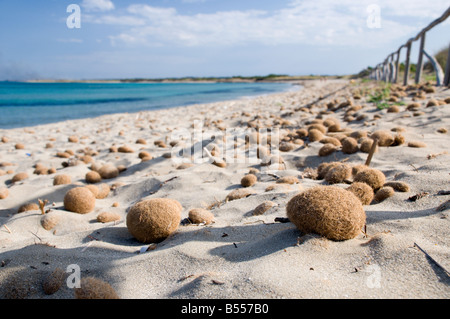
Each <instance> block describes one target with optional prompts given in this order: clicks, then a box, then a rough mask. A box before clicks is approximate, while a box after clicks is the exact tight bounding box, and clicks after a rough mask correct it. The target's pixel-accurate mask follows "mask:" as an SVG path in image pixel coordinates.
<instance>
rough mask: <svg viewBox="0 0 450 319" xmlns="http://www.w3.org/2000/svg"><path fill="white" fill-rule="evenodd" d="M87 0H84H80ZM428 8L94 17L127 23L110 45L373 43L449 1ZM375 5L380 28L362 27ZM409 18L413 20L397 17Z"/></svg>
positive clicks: (329, 0) (136, 11)
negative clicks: (378, 15)
mask: <svg viewBox="0 0 450 319" xmlns="http://www.w3.org/2000/svg"><path fill="white" fill-rule="evenodd" d="M85 1H86V0H85ZM434 2H435V3H434V4H433V7H432V8H431V7H430V6H429V5H428V4H426V3H425V2H424V1H412V0H396V1H391V0H378V1H377V0H361V1H354V0H341V1H335V0H314V1H305V0H293V1H291V2H290V3H289V5H288V6H287V7H286V8H283V9H280V10H277V11H272V12H269V11H265V10H245V11H238V10H234V11H218V12H215V13H208V14H194V15H187V14H181V13H179V12H178V11H177V10H176V9H175V8H166V7H154V6H151V5H146V4H133V5H130V6H129V7H128V8H127V12H128V14H129V16H127V19H124V18H123V17H118V16H101V17H97V18H96V19H97V20H96V22H97V23H104V24H117V25H127V26H130V27H129V28H126V29H124V30H123V31H122V32H121V33H120V34H117V35H113V36H111V37H110V39H111V41H112V42H113V43H115V44H118V43H125V44H129V45H143V44H144V45H158V46H161V45H164V44H166V45H179V46H191V47H192V46H230V45H246V44H262V45H280V44H302V45H319V46H320V45H336V46H344V45H345V46H365V47H376V46H379V45H381V44H385V43H389V42H390V41H393V40H397V39H399V40H402V39H404V38H405V37H407V36H411V35H412V34H413V33H414V32H416V31H417V32H418V31H420V29H421V27H423V26H425V25H423V26H422V24H418V20H419V21H421V22H423V21H424V20H425V21H428V20H429V21H431V20H432V19H434V18H436V17H437V16H439V15H440V14H441V13H442V12H443V11H444V10H445V9H446V8H447V6H448V0H434ZM370 4H378V5H379V6H380V9H381V19H382V27H381V28H379V29H370V28H368V26H367V16H368V12H367V10H366V9H367V6H368V5H370ZM399 17H402V18H404V17H409V18H414V19H411V21H412V23H409V24H408V23H405V22H400V21H399V19H398V18H399Z"/></svg>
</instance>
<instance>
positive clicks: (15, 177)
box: [12, 172, 28, 183]
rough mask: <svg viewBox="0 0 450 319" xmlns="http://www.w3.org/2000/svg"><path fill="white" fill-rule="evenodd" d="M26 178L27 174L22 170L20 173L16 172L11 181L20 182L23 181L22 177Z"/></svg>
mask: <svg viewBox="0 0 450 319" xmlns="http://www.w3.org/2000/svg"><path fill="white" fill-rule="evenodd" d="M27 178H28V174H27V173H26V172H22V173H17V174H16V175H14V176H13V178H12V181H13V183H15V182H20V181H23V180H24V179H27Z"/></svg>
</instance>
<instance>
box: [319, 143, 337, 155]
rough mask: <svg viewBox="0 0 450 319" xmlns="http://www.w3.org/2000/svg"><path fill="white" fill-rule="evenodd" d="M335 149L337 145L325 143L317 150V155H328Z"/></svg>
mask: <svg viewBox="0 0 450 319" xmlns="http://www.w3.org/2000/svg"><path fill="white" fill-rule="evenodd" d="M336 151H337V147H336V146H335V145H333V144H331V143H327V144H325V145H324V146H322V147H321V148H320V150H319V156H322V157H323V156H328V155H331V154H333V153H334V152H336Z"/></svg>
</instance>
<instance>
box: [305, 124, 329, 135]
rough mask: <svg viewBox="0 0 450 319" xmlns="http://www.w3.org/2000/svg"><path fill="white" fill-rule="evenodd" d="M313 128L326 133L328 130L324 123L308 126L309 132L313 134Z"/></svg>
mask: <svg viewBox="0 0 450 319" xmlns="http://www.w3.org/2000/svg"><path fill="white" fill-rule="evenodd" d="M312 130H318V131H320V132H321V133H323V134H325V133H326V132H327V128H326V126H325V125H323V124H319V123H316V124H311V125H310V126H308V131H309V134H311V131H312Z"/></svg>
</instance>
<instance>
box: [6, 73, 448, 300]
mask: <svg viewBox="0 0 450 319" xmlns="http://www.w3.org/2000/svg"><path fill="white" fill-rule="evenodd" d="M303 85H304V87H303V88H302V89H300V87H299V90H298V91H294V92H287V93H280V94H274V95H269V96H264V97H258V98H253V99H240V100H236V101H226V102H220V103H213V104H208V105H194V106H189V107H180V108H172V109H167V110H159V111H152V112H140V113H135V114H114V115H106V116H102V117H98V118H93V119H83V120H74V121H67V122H63V123H55V124H48V125H42V126H35V127H28V128H20V129H10V130H0V138H2V137H4V142H1V141H0V189H2V188H3V189H7V190H8V193H9V195H8V196H7V197H6V198H5V199H0V262H1V265H0V296H1V297H2V298H74V290H73V289H72V288H70V287H68V286H67V285H66V283H64V284H63V285H62V286H61V288H60V289H59V290H58V291H57V292H56V293H54V294H52V295H46V294H45V293H44V290H43V288H42V284H43V282H44V280H45V278H46V277H47V276H48V275H49V274H50V273H52V271H53V270H54V269H55V268H58V267H59V268H61V269H63V270H64V271H66V270H70V269H74V268H73V267H77V266H78V267H79V269H80V270H81V277H87V276H93V277H96V278H99V279H102V280H104V281H106V282H107V283H109V284H110V285H111V286H112V287H113V288H114V289H115V290H116V292H117V294H118V295H119V296H120V298H124V299H128V298H158V299H171V298H211V299H218V298H222V299H227V298H262V299H265V298H270V299H272V298H449V297H450V286H449V283H450V281H449V277H448V274H447V273H446V272H445V271H444V270H443V269H442V268H441V267H440V266H442V267H443V268H445V269H447V270H450V237H449V236H448V235H449V229H450V227H449V226H450V223H449V213H450V210H449V207H450V205H448V204H447V206H446V207H441V209H438V207H439V206H440V205H441V204H442V203H445V202H446V201H448V200H449V195H448V191H450V183H449V180H450V179H449V177H450V176H449V173H450V170H449V168H450V155H449V154H448V153H447V152H449V144H450V143H449V142H450V139H449V133H448V132H446V131H445V130H441V129H446V130H447V131H448V130H449V129H450V105H449V104H448V103H445V99H448V98H449V97H450V90H449V89H448V88H439V87H438V88H435V92H432V93H426V95H425V98H423V99H422V98H414V97H413V96H412V94H414V93H415V92H416V91H417V89H415V88H411V90H408V91H401V92H405V94H398V95H399V96H398V99H399V101H403V103H401V105H399V109H400V110H399V112H397V113H391V112H387V110H379V109H377V107H376V106H374V104H373V103H369V102H368V99H369V95H368V94H365V92H368V90H370V89H371V88H372V87H373V86H374V84H371V83H359V82H356V83H350V82H348V81H346V80H334V81H331V80H328V81H306V82H304V83H303ZM398 92H400V91H398ZM357 93H358V94H361V98H360V99H357V98H358V97H357V96H356V94H357ZM413 98H414V99H416V102H418V103H419V104H420V107H419V109H417V110H407V106H408V105H409V104H410V103H412V102H413ZM430 99H437V100H438V102H439V101H441V103H440V105H438V106H431V107H426V105H427V103H428V101H429V100H430ZM347 100H349V101H351V103H352V104H351V105H349V106H342V107H340V108H339V107H336V108H334V109H333V108H332V109H331V110H328V111H327V104H328V103H329V102H332V101H335V102H336V103H335V106H339V105H341V103H342V102H345V101H347ZM447 101H448V100H447ZM358 105H360V106H362V108H361V109H359V110H357V108H355V111H354V112H353V113H346V112H347V111H349V109H350V108H352V107H353V106H358ZM346 114H347V115H349V114H352V116H353V118H350V119H349V118H348V117H347V119H346V120H344V117H345V115H346ZM317 118H322V119H323V120H325V119H327V118H335V119H337V120H339V123H340V126H341V132H340V133H342V134H347V135H348V134H350V133H351V132H354V131H361V130H364V131H366V132H367V133H369V135H370V133H371V132H374V131H376V130H387V131H389V132H391V133H392V134H393V136H395V135H396V134H397V133H395V132H393V131H391V130H392V129H393V128H398V127H402V128H404V131H403V132H402V133H401V134H402V135H403V136H404V138H405V143H403V144H402V145H399V146H390V147H379V149H378V152H376V153H375V154H374V156H373V159H372V161H371V163H370V166H371V167H373V168H377V169H379V170H381V171H382V172H383V173H384V174H385V175H386V179H387V181H403V182H406V183H407V184H408V185H409V186H410V190H409V192H395V194H394V196H392V197H390V198H388V199H386V200H384V201H383V202H381V203H372V204H370V205H366V206H364V210H365V212H366V215H367V225H366V234H364V233H363V232H361V234H360V235H359V236H357V237H356V238H354V239H350V240H346V241H340V242H337V241H332V240H329V239H326V238H324V237H321V236H319V235H316V234H303V233H301V232H300V231H299V230H297V228H296V227H295V226H294V224H292V223H290V222H286V220H284V221H285V222H280V221H279V220H278V219H277V221H276V220H275V219H276V218H278V217H282V218H286V204H287V202H288V201H289V200H290V199H291V198H292V197H293V196H294V195H295V194H297V193H299V192H300V191H302V190H305V189H309V188H311V187H314V186H316V185H328V183H327V182H326V181H324V180H318V179H314V178H311V177H313V176H312V175H311V174H310V173H311V172H313V173H314V171H315V169H317V167H318V165H319V164H320V163H322V162H332V161H345V163H348V164H350V165H357V164H364V163H365V161H366V159H367V155H368V154H367V153H363V152H361V151H358V152H356V153H354V154H344V153H343V152H342V151H340V150H339V149H338V150H337V151H336V152H334V153H333V154H331V155H328V156H324V157H321V156H318V152H319V149H320V148H321V147H322V146H323V144H322V143H320V142H319V141H316V142H310V141H309V140H308V137H304V138H303V139H302V140H303V141H299V140H297V141H296V142H297V143H298V144H294V143H293V138H292V139H291V142H292V143H293V146H294V147H293V149H290V150H288V151H281V152H279V154H280V155H281V156H282V158H283V160H284V162H285V164H284V165H280V166H279V165H275V166H270V167H267V166H261V165H260V164H261V159H258V158H257V157H256V156H255V153H254V152H253V153H252V152H251V151H252V150H250V155H249V153H248V152H246V148H245V136H243V135H238V137H237V139H236V143H237V145H238V148H237V152H236V153H237V155H236V157H235V158H234V157H233V156H231V157H228V158H227V159H226V161H227V166H226V167H225V168H223V167H218V166H216V165H213V164H211V162H208V161H207V160H208V157H207V153H206V152H204V151H202V147H203V146H208V145H209V149H210V150H212V147H211V146H212V144H211V140H212V138H214V137H215V138H216V139H215V140H214V141H213V142H212V143H214V144H215V145H216V147H217V149H221V153H214V152H213V154H216V156H217V157H220V158H222V157H223V154H224V153H225V150H224V148H223V146H224V143H223V139H221V138H219V136H221V135H226V137H230V136H231V140H233V135H232V134H237V133H236V132H235V133H233V132H231V129H232V128H240V129H247V128H248V127H250V126H252V127H254V128H259V129H265V128H271V129H272V131H273V132H277V130H278V131H279V137H280V139H285V140H287V139H289V138H287V137H288V134H289V133H291V135H290V136H291V137H295V135H296V133H295V132H296V130H298V129H300V128H307V126H308V124H309V123H311V121H312V120H314V119H317ZM438 130H439V131H440V132H439V131H438ZM336 134H337V133H330V134H329V135H333V136H336ZM73 135H75V136H77V137H78V139H79V140H78V142H75V143H72V142H69V141H68V138H69V136H73ZM253 138H254V136H253V135H250V141H251V140H252V139H253ZM138 139H144V140H145V141H146V143H147V144H138V143H136V141H137V140H138ZM155 141H164V142H165V144H166V145H167V147H165V148H164V147H160V146H157V145H155V144H154V142H155ZM412 141H419V142H423V143H425V144H426V147H423V148H413V147H409V146H408V143H409V142H412ZM171 142H178V144H177V145H175V143H172V145H175V147H174V148H172V147H171V145H170V143H171ZM302 142H303V143H304V144H303V145H302ZM18 143H21V144H23V145H24V148H23V149H16V148H15V145H16V144H18ZM48 143H51V145H48V147H47V148H46V145H47V144H48ZM124 145H127V146H129V147H130V148H131V149H132V150H133V152H131V153H123V152H111V151H110V148H111V147H112V146H116V147H117V148H118V147H120V146H124ZM192 145H193V146H194V149H198V150H199V151H198V152H196V153H192V154H189V153H188V152H187V150H189V149H190V146H192ZM226 145H227V146H228V147H229V146H230V145H233V144H232V143H231V142H228V143H227V144H226ZM276 146H277V145H276ZM177 148H179V149H182V148H184V153H183V154H184V155H185V156H184V161H185V162H190V163H193V164H194V165H193V166H191V167H188V168H186V169H177V166H178V165H179V164H180V163H179V162H180V160H181V158H180V156H176V154H175V152H174V150H175V149H177ZM66 150H72V151H73V154H74V155H71V156H70V158H61V157H57V156H56V155H57V153H58V152H64V151H66ZM141 151H147V152H149V153H150V154H151V155H152V157H153V159H151V160H148V161H141V159H140V158H139V156H138V154H139V152H141ZM253 151H254V149H253ZM277 151H278V149H277V147H275V149H274V150H273V152H275V153H276V152H277ZM167 153H168V154H171V153H172V158H166V157H164V156H163V155H164V154H167ZM85 154H91V157H92V159H93V162H91V163H87V164H86V163H84V162H82V161H81V160H80V159H79V158H80V157H81V156H83V155H85ZM202 159H203V161H204V162H203V163H202V162H201V160H202ZM94 162H95V163H96V164H99V165H101V164H105V163H111V164H113V165H115V166H120V165H122V167H123V168H126V170H124V171H122V172H121V173H120V174H119V176H118V177H116V178H113V179H104V180H102V183H107V184H108V185H109V186H111V187H112V189H111V191H110V193H109V195H108V196H107V197H106V198H104V199H97V200H96V203H95V210H94V211H93V212H91V213H88V214H84V215H82V214H77V213H73V212H69V211H67V210H65V208H64V204H63V199H64V195H65V193H66V192H67V191H68V190H69V189H71V188H73V187H75V186H82V185H86V184H87V183H86V180H85V175H86V173H88V172H89V171H90V170H91V167H92V165H93V163H94ZM38 163H41V164H43V165H44V166H45V167H47V168H55V169H56V172H55V173H52V174H48V175H38V174H35V173H34V171H35V167H34V166H35V165H36V164H38ZM251 168H256V169H258V170H259V173H257V174H256V175H257V176H258V181H257V183H256V184H255V185H253V186H251V187H250V189H251V190H252V191H253V193H252V195H251V196H248V197H246V198H242V199H237V200H232V201H225V198H226V197H227V195H228V194H229V193H230V192H231V191H232V190H234V189H238V188H243V187H242V186H241V184H240V181H241V179H242V177H243V176H244V175H245V174H247V173H248V172H249V170H250V169H251ZM19 172H26V173H28V176H29V177H28V178H27V179H25V180H22V181H18V182H12V178H13V176H14V175H15V174H17V173H19ZM59 174H67V175H69V176H70V177H71V179H72V182H71V184H68V185H59V186H54V185H53V178H54V177H55V175H59ZM282 176H295V177H297V178H298V179H299V183H297V184H292V185H289V184H279V183H276V179H277V177H282ZM350 182H351V180H350V181H348V183H350ZM269 186H274V187H273V189H271V190H267V187H269ZM337 186H338V187H343V188H346V187H348V184H345V183H342V184H337ZM440 191H447V193H445V194H447V195H442V192H441V193H439V192H440ZM424 192H426V193H427V194H426V196H423V197H421V198H419V199H418V200H416V201H412V200H409V198H410V197H412V196H414V195H416V194H420V193H424ZM149 198H172V199H175V200H178V201H179V202H180V203H181V205H182V206H183V211H182V216H181V219H182V223H180V226H179V228H178V230H177V231H176V232H175V233H174V234H172V235H171V236H170V237H168V238H167V239H165V240H164V241H162V242H160V243H157V244H156V245H155V244H153V245H150V244H143V243H140V242H138V241H137V240H136V239H134V238H133V236H132V235H131V234H130V233H129V231H128V229H127V225H126V215H127V211H128V210H129V208H130V207H131V206H132V205H134V204H135V203H137V202H139V201H141V200H143V199H149ZM39 199H40V200H48V203H47V204H46V205H45V207H44V211H45V212H46V214H45V215H42V213H41V211H39V210H32V211H27V212H22V213H17V211H18V208H19V207H20V206H21V205H23V204H25V203H29V202H34V203H37V202H38V200H39ZM264 201H272V202H274V203H275V205H274V206H273V207H272V208H270V209H269V210H268V211H266V212H265V213H264V214H262V215H258V216H254V215H253V210H254V209H255V208H256V207H257V206H258V205H259V204H261V203H263V202H264ZM113 204H115V205H113ZM113 206H117V207H113ZM193 208H207V209H210V210H211V212H212V213H213V214H214V219H215V222H214V223H213V224H210V225H202V224H200V225H194V224H190V223H189V222H187V220H186V218H187V217H188V212H189V211H190V210H191V209H193ZM101 212H112V213H117V214H119V215H120V217H121V219H120V220H119V221H115V222H109V223H100V222H97V220H96V218H97V215H98V214H99V213H101ZM51 216H53V217H55V218H56V219H58V223H57V224H56V226H54V228H52V229H50V230H45V229H44V228H43V227H42V225H41V220H42V218H44V217H46V218H49V217H51ZM281 221H283V220H281ZM415 244H417V245H418V246H420V247H421V248H422V249H423V250H424V251H425V252H427V253H428V254H429V256H431V257H432V258H433V260H432V259H430V258H429V257H427V255H426V254H424V252H422V251H421V250H419V249H418V248H417V247H416V246H415ZM143 247H144V248H143ZM147 247H150V249H148V251H146V248H147ZM435 262H437V263H439V265H440V266H439V265H437V264H436V263H435ZM74 265H75V266H74ZM68 267H69V269H68ZM71 274H72V271H67V276H70V275H71Z"/></svg>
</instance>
